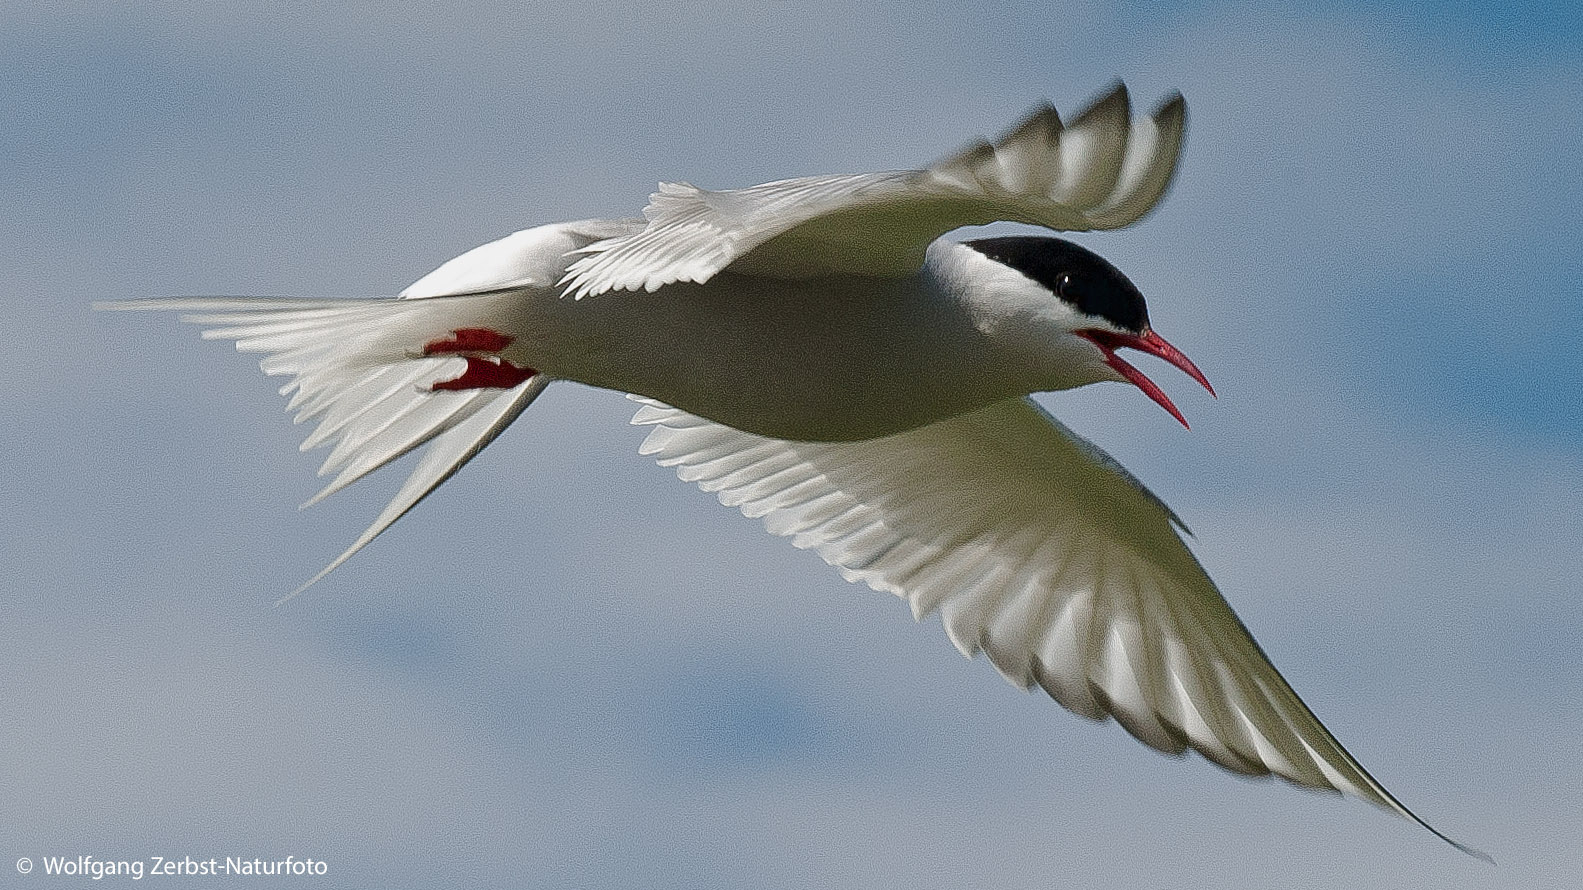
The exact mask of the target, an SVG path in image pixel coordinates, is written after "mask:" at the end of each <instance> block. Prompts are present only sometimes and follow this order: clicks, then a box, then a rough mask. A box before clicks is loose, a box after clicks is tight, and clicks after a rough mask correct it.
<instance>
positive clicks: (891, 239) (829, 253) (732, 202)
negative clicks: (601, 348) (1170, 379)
mask: <svg viewBox="0 0 1583 890" xmlns="http://www.w3.org/2000/svg"><path fill="white" fill-rule="evenodd" d="M1130 108H1131V106H1130V102H1129V100H1128V98H1127V90H1126V88H1125V87H1124V86H1122V85H1121V84H1119V83H1118V84H1117V85H1116V86H1115V87H1114V88H1113V89H1112V90H1111V91H1110V92H1109V93H1107V94H1106V95H1105V96H1104V97H1102V98H1100V99H1099V100H1098V101H1096V102H1095V103H1094V104H1092V105H1090V106H1089V107H1088V108H1086V109H1085V110H1083V111H1082V112H1081V113H1080V114H1079V115H1078V116H1077V118H1076V119H1075V120H1073V121H1072V123H1070V124H1067V125H1063V124H1062V122H1061V118H1060V116H1059V115H1058V114H1057V113H1056V111H1055V109H1054V108H1053V107H1051V106H1050V105H1048V104H1046V105H1043V106H1041V107H1040V108H1038V109H1036V110H1035V111H1034V112H1033V113H1032V114H1030V115H1029V116H1028V117H1027V118H1025V119H1024V120H1023V121H1022V122H1021V123H1020V124H1018V125H1017V126H1016V127H1015V128H1013V129H1012V130H1011V131H1010V132H1009V133H1007V134H1006V135H1005V136H1004V137H1002V138H1001V139H1000V140H999V141H998V142H995V143H993V144H992V143H989V142H979V143H978V144H976V145H973V146H971V147H969V148H968V149H966V150H964V151H962V152H959V153H958V154H956V155H953V156H952V157H950V158H947V159H946V160H944V161H941V162H940V163H938V164H935V165H934V166H932V167H930V168H928V169H927V170H915V171H899V172H889V173H863V174H855V175H844V176H811V177H806V178H802V179H787V180H782V181H780V182H770V183H765V184H764V185H756V186H753V187H751V188H745V189H736V190H732V191H719V192H716V191H708V190H706V189H700V188H697V187H695V186H692V185H688V184H686V183H662V184H661V185H660V190H659V191H658V192H657V193H655V194H654V195H652V196H651V197H650V201H649V205H648V206H647V207H646V208H644V211H643V214H644V216H645V217H647V218H648V225H647V226H645V227H644V228H643V229H642V231H639V232H637V233H635V234H631V235H621V236H618V237H614V238H608V239H605V240H602V241H597V242H595V243H593V244H590V245H588V246H587V247H585V248H582V250H581V253H583V254H584V255H583V256H582V257H580V258H579V259H577V260H576V262H574V263H572V264H571V265H570V266H569V267H568V270H567V274H566V276H565V278H564V279H563V282H562V283H563V284H565V285H566V293H568V294H571V295H573V296H575V297H578V298H582V297H586V296H591V295H595V294H602V293H604V292H606V291H610V290H639V289H643V290H648V291H654V290H657V289H658V288H660V287H662V286H664V285H666V284H670V283H673V282H682V281H691V282H697V283H702V282H704V281H707V280H708V279H709V278H710V277H712V276H713V275H714V274H715V273H717V272H719V271H720V270H722V269H724V268H726V267H727V266H733V268H735V269H737V270H740V271H744V272H750V273H753V274H760V275H772V276H779V277H787V278H797V277H807V276H815V275H825V274H832V273H845V274H860V275H876V276H899V275H907V274H911V273H913V272H915V271H917V270H918V268H919V267H920V266H921V265H922V263H923V256H924V250H925V248H927V247H928V245H929V242H930V241H933V240H934V239H935V238H937V237H939V236H940V235H942V234H944V233H946V232H948V231H950V230H952V229H955V228H959V227H961V226H967V225H978V224H983V223H990V222H995V221H997V220H1011V221H1015V222H1023V223H1031V224H1033V225H1039V226H1045V227H1047V228H1051V229H1059V230H1065V231H1086V230H1091V229H1114V228H1120V227H1121V226H1125V225H1129V224H1131V223H1133V222H1136V221H1137V220H1138V219H1140V218H1141V217H1142V216H1143V215H1144V214H1146V213H1148V212H1149V210H1150V209H1151V208H1152V207H1154V205H1155V204H1156V203H1157V202H1158V201H1159V200H1160V197H1161V196H1162V195H1163V194H1164V193H1165V190H1166V187H1167V186H1168V185H1169V184H1170V182H1171V177H1172V174H1173V173H1174V172H1175V170H1176V159H1177V156H1178V154H1179V153H1180V150H1181V144H1182V135H1183V132H1184V127H1185V124H1186V105H1185V104H1184V102H1183V101H1182V97H1181V96H1180V95H1175V96H1173V97H1171V98H1170V99H1169V100H1167V101H1166V102H1165V103H1164V104H1162V105H1161V106H1160V107H1159V108H1158V109H1157V110H1156V111H1155V112H1154V114H1153V115H1151V116H1149V117H1139V118H1133V117H1132V114H1131V110H1130Z"/></svg>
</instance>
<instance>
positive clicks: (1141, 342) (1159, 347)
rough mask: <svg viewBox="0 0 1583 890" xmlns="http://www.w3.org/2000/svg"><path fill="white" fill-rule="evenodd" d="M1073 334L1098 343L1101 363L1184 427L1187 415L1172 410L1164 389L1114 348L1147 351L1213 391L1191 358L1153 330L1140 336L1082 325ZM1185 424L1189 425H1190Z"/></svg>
mask: <svg viewBox="0 0 1583 890" xmlns="http://www.w3.org/2000/svg"><path fill="white" fill-rule="evenodd" d="M1077 335H1078V336H1079V337H1082V338H1084V339H1086V340H1088V341H1089V342H1090V343H1093V344H1094V345H1095V346H1098V347H1099V351H1100V352H1103V353H1104V354H1105V364H1107V365H1109V366H1111V367H1112V368H1115V369H1116V373H1118V374H1120V375H1121V376H1123V377H1125V378H1127V382H1129V383H1131V384H1132V385H1134V386H1136V387H1137V388H1139V389H1141V390H1143V394H1144V395H1146V396H1148V397H1149V398H1151V399H1153V400H1154V402H1155V404H1157V405H1159V406H1160V407H1161V408H1164V409H1165V410H1166V411H1168V412H1169V413H1170V415H1171V416H1172V417H1174V418H1176V420H1177V422H1178V423H1180V424H1181V425H1182V426H1184V427H1186V426H1187V418H1185V417H1183V416H1182V412H1180V411H1178V410H1176V406H1175V405H1173V404H1171V400H1170V399H1169V398H1168V397H1166V395H1165V393H1164V391H1162V390H1161V389H1160V388H1159V387H1158V386H1156V385H1155V384H1154V381H1153V380H1150V379H1149V378H1147V377H1145V376H1143V372H1142V371H1140V370H1138V369H1137V368H1134V367H1133V366H1132V365H1129V364H1127V362H1126V360H1125V359H1123V358H1122V357H1121V356H1118V355H1116V350H1118V349H1120V348H1121V347H1123V346H1128V347H1131V348H1133V349H1136V350H1138V351H1139V352H1147V353H1148V354H1149V355H1152V356H1154V357H1156V358H1162V359H1165V360H1166V361H1168V362H1170V363H1171V364H1173V365H1175V366H1176V367H1178V368H1181V369H1182V371H1183V372H1185V373H1186V374H1187V376H1189V377H1191V378H1193V379H1194V380H1197V381H1198V382H1199V383H1200V384H1201V385H1202V386H1203V387H1204V389H1207V390H1209V394H1210V395H1214V394H1215V388H1214V387H1213V386H1210V385H1209V379H1208V378H1207V377H1205V376H1204V372H1203V371H1200V370H1198V366H1197V365H1195V364H1193V360H1192V359H1190V358H1188V357H1187V356H1185V355H1183V354H1182V351H1181V350H1180V349H1177V348H1176V347H1175V346H1172V345H1171V344H1169V343H1167V342H1165V338H1164V337H1162V336H1160V335H1159V334H1156V333H1155V332H1153V331H1144V333H1143V336H1141V337H1140V336H1138V335H1137V334H1118V333H1116V332H1114V331H1103V330H1100V329H1099V328H1085V329H1084V330H1081V331H1078V332H1077ZM1188 428H1189V429H1191V427H1188Z"/></svg>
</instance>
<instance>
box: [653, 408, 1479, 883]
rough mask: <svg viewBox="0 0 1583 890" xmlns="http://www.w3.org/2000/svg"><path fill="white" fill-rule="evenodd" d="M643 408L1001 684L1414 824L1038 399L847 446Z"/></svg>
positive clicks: (667, 447) (1118, 481) (727, 499)
mask: <svg viewBox="0 0 1583 890" xmlns="http://www.w3.org/2000/svg"><path fill="white" fill-rule="evenodd" d="M640 401H644V402H645V407H643V408H642V409H640V410H639V411H638V413H637V416H636V417H634V418H633V421H632V422H633V423H635V424H646V425H652V426H653V427H654V430H653V431H652V432H651V433H650V434H649V437H648V439H647V440H646V441H645V442H644V443H643V447H642V452H643V453H644V454H652V455H655V457H656V458H657V459H658V460H659V462H660V464H662V465H664V466H674V467H676V472H677V475H678V476H680V477H681V478H682V479H683V480H684V481H688V482H697V483H698V485H699V486H700V487H701V488H703V489H704V490H705V491H713V492H718V494H719V497H720V501H721V503H723V504H725V505H727V506H733V507H739V508H741V510H742V512H743V513H744V514H745V515H747V516H749V517H762V518H763V519H764V522H765V525H766V526H767V527H768V529H769V530H770V531H771V532H773V533H775V534H778V535H786V536H790V537H791V539H792V543H793V544H795V545H796V546H798V547H802V548H811V549H813V550H814V551H815V552H817V553H818V554H819V555H820V556H822V557H823V558H824V560H825V561H826V562H828V563H830V564H831V565H833V566H835V567H836V568H837V569H839V570H840V571H841V574H842V575H843V576H844V577H846V578H847V580H849V581H863V582H865V583H867V584H868V585H869V586H870V587H873V588H874V589H876V590H883V591H889V592H891V593H894V594H896V595H897V596H900V597H902V598H904V599H906V600H907V601H908V602H909V603H910V604H911V605H912V609H913V613H914V615H916V616H917V617H919V618H922V617H923V616H924V615H927V614H928V613H930V612H932V611H934V610H936V609H938V610H939V611H940V613H941V617H942V619H943V621H944V624H945V629H946V632H947V633H948V634H949V635H950V637H951V641H952V642H953V643H955V644H956V646H957V648H959V649H960V650H961V651H962V652H963V653H964V654H966V655H969V656H971V655H973V654H974V653H975V652H978V651H979V650H983V651H984V652H985V653H987V654H988V656H989V659H990V661H991V662H993V663H994V665H995V667H996V668H998V669H999V670H1000V672H1001V673H1002V674H1003V675H1005V677H1006V678H1007V679H1009V680H1011V681H1012V682H1013V683H1016V684H1018V685H1019V686H1022V687H1024V688H1027V687H1029V686H1031V685H1033V684H1035V683H1037V684H1038V685H1040V686H1042V687H1043V688H1044V689H1045V690H1046V691H1047V692H1049V694H1050V695H1051V696H1052V697H1054V698H1055V699H1056V700H1057V701H1059V702H1060V703H1061V704H1062V705H1065V706H1066V707H1067V708H1070V709H1071V710H1073V711H1076V712H1077V713H1079V714H1082V715H1084V716H1087V717H1092V718H1096V719H1104V718H1106V717H1115V718H1116V720H1117V722H1119V723H1120V724H1121V725H1122V726H1123V727H1125V728H1126V730H1127V731H1128V732H1130V733H1132V735H1134V736H1136V737H1137V738H1138V739H1140V740H1141V741H1143V742H1144V743H1146V744H1148V745H1150V746H1152V747H1154V748H1157V749H1159V750H1161V751H1165V752H1167V753H1171V754H1181V753H1183V752H1184V751H1185V750H1186V749H1187V748H1192V749H1193V750H1196V751H1198V752H1200V753H1201V754H1203V755H1204V756H1205V757H1207V758H1209V759H1210V760H1212V761H1214V762H1215V763H1217V764H1219V765H1221V766H1223V767H1225V768H1226V769H1229V770H1233V771H1235V772H1238V773H1243V774H1246V775H1255V776H1257V775H1266V774H1271V773H1273V774H1275V775H1278V776H1280V777H1282V778H1284V779H1286V780H1288V781H1290V782H1293V783H1295V784H1297V785H1301V786H1304V787H1308V788H1319V789H1327V790H1333V791H1339V792H1342V793H1345V794H1350V795H1353V796H1356V797H1360V798H1363V799H1364V800H1367V801H1369V802H1370V803H1373V804H1376V805H1378V806H1381V807H1384V808H1385V809H1388V810H1391V811H1393V812H1396V813H1399V814H1401V815H1403V816H1406V817H1408V818H1410V819H1413V820H1414V821H1416V822H1419V823H1420V824H1424V823H1423V820H1421V819H1419V818H1418V817H1417V816H1415V815H1413V814H1412V813H1411V812H1410V811H1409V810H1408V809H1407V808H1406V807H1404V806H1403V805H1402V804H1401V803H1400V802H1398V801H1397V800H1396V798H1394V797H1392V796H1391V794H1390V793H1389V792H1387V791H1386V790H1385V789H1384V788H1383V787H1382V786H1381V785H1380V783H1379V782H1377V781H1375V780H1374V778H1373V777H1372V776H1370V775H1369V774H1368V772H1366V771H1365V770H1364V769H1363V767H1362V766H1360V765H1359V764H1358V762H1357V761H1356V760H1355V759H1353V757H1352V755H1350V754H1348V753H1347V751H1346V750H1345V749H1344V748H1342V747H1341V744H1340V743H1339V742H1337V741H1336V739H1335V738H1334V737H1333V736H1332V735H1331V734H1330V733H1329V731H1327V730H1326V729H1325V727H1324V726H1323V725H1321V724H1320V722H1319V720H1318V718H1316V717H1315V716H1314V714H1313V712H1311V711H1310V710H1309V709H1308V707H1307V706H1306V705H1304V704H1303V702H1302V701H1301V700H1300V699H1299V698H1298V697H1297V694H1296V693H1295V692H1293V691H1292V688H1291V687H1290V686H1289V685H1287V683H1286V681H1285V680H1284V679H1283V678H1282V677H1281V675H1280V673H1279V672H1277V671H1276V669H1275V668H1274V666H1272V665H1271V664H1270V662H1269V659H1267V658H1266V657H1265V655H1264V653H1263V652H1262V651H1261V650H1260V649H1259V646H1258V644H1257V643H1255V642H1254V640H1253V638H1252V637H1251V636H1250V635H1249V634H1248V631H1247V629H1246V628H1244V627H1243V625H1242V623H1241V622H1240V621H1239V620H1238V619H1237V616H1236V615H1235V614H1233V613H1232V611H1231V607H1230V606H1228V605H1227V604H1226V601H1225V600H1224V599H1223V598H1222V597H1221V595H1220V593H1219V591H1217V590H1216V589H1215V586H1214V584H1213V583H1212V582H1211V581H1210V580H1209V577H1208V576H1207V575H1206V574H1205V573H1204V570H1203V568H1202V567H1201V566H1200V565H1199V564H1198V561H1197V560H1196V559H1195V558H1194V557H1193V555H1192V553H1191V552H1189V551H1188V549H1187V547H1186V545H1185V544H1184V543H1183V542H1182V539H1181V538H1180V537H1179V536H1178V534H1177V532H1176V529H1175V528H1173V523H1174V517H1173V516H1172V515H1171V513H1170V511H1169V510H1168V509H1167V508H1166V507H1165V506H1164V504H1162V503H1161V502H1160V501H1159V500H1158V499H1157V498H1155V497H1154V495H1152V494H1150V493H1149V492H1148V491H1147V490H1146V489H1144V488H1143V487H1142V486H1141V485H1140V484H1139V483H1138V482H1137V480H1135V479H1134V478H1132V477H1131V476H1130V475H1129V474H1128V473H1127V472H1126V471H1125V470H1123V469H1121V467H1120V466H1119V465H1118V464H1116V463H1115V461H1114V460H1112V459H1111V458H1110V457H1109V456H1107V455H1105V454H1104V453H1103V452H1101V451H1100V450H1099V449H1098V448H1097V447H1095V446H1094V445H1092V444H1090V443H1089V442H1087V441H1085V440H1083V439H1081V438H1079V437H1078V436H1077V435H1076V434H1074V433H1072V432H1071V431H1070V430H1067V429H1066V428H1065V427H1063V426H1062V425H1061V424H1060V423H1059V422H1057V421H1056V420H1055V419H1054V418H1052V417H1050V416H1049V415H1048V414H1047V413H1045V412H1044V411H1043V410H1042V409H1040V408H1039V407H1038V406H1037V405H1036V404H1034V403H1033V402H1032V401H1031V400H1029V399H1012V400H1009V401H1005V402H1000V403H997V404H994V405H991V406H989V407H987V408H983V409H980V410H978V411H975V412H972V413H970V414H965V415H962V416H959V417H956V418H953V419H950V420H946V421H942V422H940V423H936V424H932V425H930V426H926V427H922V428H920V429H916V430H912V431H910V432H905V433H901V434H898V435H894V436H889V437H886V438H882V439H872V440H868V441H863V442H852V443H809V442H790V441H784V440H779V439H767V438H763V437H759V436H754V435H751V434H748V433H744V432H741V431H739V430H735V429H732V428H730V427H726V426H722V425H720V424H716V423H713V422H711V421H707V420H704V419H702V418H698V417H695V416H692V415H690V414H686V413H684V412H682V411H679V410H677V409H674V408H670V407H667V406H664V405H661V404H659V403H657V402H652V401H648V400H641V399H640ZM1424 827H1426V828H1429V826H1428V825H1424ZM1429 830H1430V831H1434V829H1433V828H1430V829H1429ZM1435 834H1437V835H1439V836H1440V837H1442V838H1444V837H1445V836H1444V835H1440V833H1439V832H1435ZM1447 840H1448V841H1449V839H1447ZM1452 843H1455V842H1452ZM1457 846H1459V848H1461V849H1466V848H1462V847H1461V846H1460V845H1457ZM1469 852H1473V851H1469ZM1475 855H1478V854H1475Z"/></svg>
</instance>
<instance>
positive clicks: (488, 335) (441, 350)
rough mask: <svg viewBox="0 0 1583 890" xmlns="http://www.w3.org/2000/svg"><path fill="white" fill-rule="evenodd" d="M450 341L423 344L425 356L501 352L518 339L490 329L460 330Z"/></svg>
mask: <svg viewBox="0 0 1583 890" xmlns="http://www.w3.org/2000/svg"><path fill="white" fill-rule="evenodd" d="M451 334H452V336H451V338H450V339H449V340H430V341H429V342H427V343H425V344H423V354H424V355H449V354H451V353H453V352H499V351H500V350H502V349H505V348H506V347H507V346H510V345H511V341H513V340H515V339H517V338H516V337H510V336H507V335H505V334H502V333H500V332H499V331H492V330H490V329H489V328H458V329H456V330H454V331H452V332H451Z"/></svg>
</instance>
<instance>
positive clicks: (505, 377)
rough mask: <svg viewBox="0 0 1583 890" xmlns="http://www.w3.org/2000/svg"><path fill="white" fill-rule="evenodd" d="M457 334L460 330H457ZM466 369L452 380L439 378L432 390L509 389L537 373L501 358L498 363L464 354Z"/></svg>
mask: <svg viewBox="0 0 1583 890" xmlns="http://www.w3.org/2000/svg"><path fill="white" fill-rule="evenodd" d="M457 333H458V334H460V333H461V331H457ZM465 358H466V359H467V370H466V371H464V372H463V373H462V376H460V377H457V378H455V379H453V380H440V381H437V382H436V383H435V384H434V385H433V386H431V387H429V388H430V389H432V390H435V391H437V392H438V391H440V390H460V389H510V388H512V387H513V386H516V385H517V384H519V383H521V382H522V381H524V380H527V379H528V378H530V377H533V376H534V375H536V374H538V373H539V372H538V371H535V370H533V369H532V368H519V367H517V366H516V365H513V364H512V363H511V362H508V361H504V360H501V361H500V362H499V363H498V364H497V363H495V362H492V361H490V360H489V359H487V358H479V357H477V356H473V355H469V356H465Z"/></svg>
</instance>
